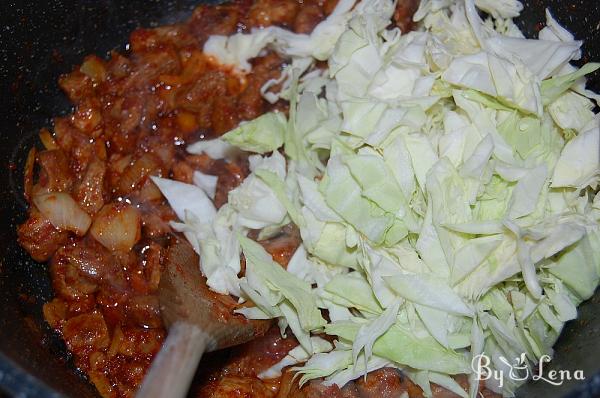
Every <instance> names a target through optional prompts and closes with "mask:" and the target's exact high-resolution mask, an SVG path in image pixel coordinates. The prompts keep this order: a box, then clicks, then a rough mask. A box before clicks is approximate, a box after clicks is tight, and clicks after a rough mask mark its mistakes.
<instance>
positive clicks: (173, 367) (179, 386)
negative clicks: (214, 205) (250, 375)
mask: <svg viewBox="0 0 600 398" xmlns="http://www.w3.org/2000/svg"><path fill="white" fill-rule="evenodd" d="M198 264H199V260H198V256H197V255H196V253H195V252H194V250H193V249H192V247H191V246H190V245H189V243H187V242H185V241H183V240H177V241H176V242H175V243H174V244H173V245H171V246H170V247H169V249H168V252H167V257H166V261H165V268H164V271H163V273H162V275H161V281H160V286H159V297H160V309H161V314H162V318H163V321H164V322H165V325H166V326H167V328H168V329H169V335H168V336H167V340H166V341H165V343H164V344H163V347H162V349H161V350H160V352H159V353H158V355H157V357H156V358H155V359H154V362H153V363H152V367H151V368H150V371H149V372H148V374H147V375H146V377H145V379H144V382H143V384H142V386H141V388H140V390H139V391H138V393H137V396H138V397H144V398H153V397H157V398H158V397H161V398H164V397H174V398H175V397H184V396H185V395H186V393H187V390H188V388H189V385H190V383H191V380H192V378H193V376H194V373H195V371H196V367H197V365H198V362H199V361H200V358H201V357H202V354H203V353H204V352H205V351H213V350H217V349H221V348H226V347H230V346H234V345H238V344H242V343H245V342H247V341H250V340H252V339H254V338H255V337H256V336H260V335H262V334H264V333H265V332H266V331H267V330H268V329H269V327H270V326H271V321H270V320H249V319H247V318H245V317H244V316H243V315H239V314H235V313H234V312H233V311H234V310H235V309H236V308H241V307H242V305H240V304H238V302H237V301H236V300H235V299H234V298H233V297H231V296H226V295H221V294H218V293H215V292H213V291H211V290H209V288H208V287H207V285H206V278H205V277H204V276H203V275H202V274H201V272H200V268H199V266H198Z"/></svg>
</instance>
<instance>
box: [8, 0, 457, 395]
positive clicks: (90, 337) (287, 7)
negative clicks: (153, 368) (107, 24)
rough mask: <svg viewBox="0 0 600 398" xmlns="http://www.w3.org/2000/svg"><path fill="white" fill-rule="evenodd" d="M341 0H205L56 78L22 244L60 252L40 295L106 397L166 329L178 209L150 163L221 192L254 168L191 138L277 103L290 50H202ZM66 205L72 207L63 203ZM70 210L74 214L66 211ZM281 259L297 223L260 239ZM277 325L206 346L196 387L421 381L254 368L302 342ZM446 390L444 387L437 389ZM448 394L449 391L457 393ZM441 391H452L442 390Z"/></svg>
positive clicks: (289, 389) (412, 390)
mask: <svg viewBox="0 0 600 398" xmlns="http://www.w3.org/2000/svg"><path fill="white" fill-rule="evenodd" d="M417 3H418V2H417V1H414V0H404V1H403V0H400V1H399V2H398V8H397V11H396V14H395V15H394V21H395V22H396V24H397V26H400V27H401V28H402V29H403V30H409V29H411V28H412V14H413V13H414V10H415V8H416V4H417ZM335 4H336V0H325V1H322V0H255V1H252V0H236V1H234V2H231V3H227V4H223V5H218V6H209V5H201V6H199V7H198V8H196V10H195V11H194V12H193V14H192V16H191V17H190V18H189V20H188V21H186V22H184V23H181V24H177V25H170V26H163V27H159V28H155V29H138V30H136V31H135V32H133V33H132V34H131V36H130V39H129V48H130V50H129V52H128V53H127V54H120V53H117V52H113V53H112V54H111V56H110V57H109V59H107V60H105V59H102V58H99V57H97V56H94V55H91V56H88V57H86V58H85V59H84V61H83V64H82V65H81V66H79V67H76V68H75V69H74V70H73V72H72V73H70V74H67V75H64V76H62V77H61V78H60V79H59V84H60V87H61V88H62V89H63V90H64V92H65V93H66V95H67V96H68V97H69V99H70V100H71V101H72V103H73V105H74V109H73V112H72V114H71V115H68V116H66V117H57V118H55V119H54V121H53V126H52V128H51V129H46V128H44V129H42V130H41V132H40V141H41V143H42V144H43V148H44V149H39V150H35V149H32V150H31V151H30V153H29V157H28V159H27V162H26V168H25V176H24V178H25V184H24V186H25V192H24V194H25V198H26V200H27V201H28V203H30V209H29V213H28V219H27V220H26V221H25V222H24V223H23V224H21V225H20V226H19V228H18V236H19V243H20V244H21V245H22V246H23V247H24V248H25V249H26V250H27V251H28V252H29V253H30V254H31V256H32V257H33V258H34V259H35V260H37V261H40V262H45V261H49V271H50V276H51V280H52V284H53V287H54V292H55V298H54V299H53V300H52V301H50V302H49V303H46V304H45V305H44V308H43V312H44V317H45V319H46V321H47V322H48V324H49V325H50V326H51V327H52V328H53V329H55V330H56V332H57V333H59V334H60V335H61V336H62V338H63V339H64V341H65V343H66V345H67V347H68V349H69V351H70V352H71V353H72V354H73V357H74V359H75V363H76V365H77V367H78V368H79V369H81V370H82V371H83V372H84V373H85V374H87V376H88V377H89V380H90V381H91V382H92V383H93V384H94V385H95V386H96V388H97V389H98V391H99V393H100V395H102V396H103V397H131V396H133V395H134V393H135V390H136V388H137V387H138V386H139V384H140V382H141V380H142V379H143V377H144V374H145V373H146V371H147V369H148V367H149V365H150V362H151V361H152V358H153V356H154V355H155V354H156V353H157V352H158V351H159V349H160V347H161V344H162V342H163V340H164V338H165V334H166V331H165V329H164V326H163V322H162V318H161V315H160V309H159V305H158V297H157V290H158V285H159V282H160V276H161V270H162V267H163V259H164V256H165V252H166V248H167V247H168V245H169V244H170V243H171V242H172V240H173V237H174V232H173V231H172V230H171V228H170V226H169V221H172V220H175V219H176V215H175V214H174V212H173V211H172V210H171V209H170V207H169V206H168V204H167V203H166V201H165V200H164V198H163V197H162V195H161V194H160V191H159V190H158V188H157V187H156V186H155V185H154V184H153V183H152V181H151V180H150V178H149V177H150V176H153V175H156V176H163V177H169V178H173V179H176V180H180V181H184V182H191V181H192V175H193V172H194V171H195V170H199V171H202V172H203V173H207V174H211V175H216V176H218V186H217V191H216V198H215V205H216V206H217V207H220V206H222V205H223V204H224V203H226V202H227V196H228V192H229V191H230V190H231V189H233V188H235V187H236V186H238V185H239V184H240V183H241V182H242V181H243V179H244V178H245V177H246V176H247V175H248V173H249V170H248V164H247V160H246V159H245V158H244V157H243V156H242V157H240V158H239V159H238V160H236V161H232V162H225V161H223V160H215V159H211V158H210V157H208V156H206V155H190V154H187V153H186V152H185V150H184V148H185V146H186V144H187V143H190V142H194V141H197V140H199V139H206V138H214V137H217V136H219V135H220V134H223V133H224V132H226V131H228V130H229V129H231V128H233V127H235V126H237V124H238V123H239V122H240V121H243V120H249V119H253V118H255V117H257V116H259V115H261V114H262V113H264V112H266V111H269V110H270V109H278V110H281V111H283V112H286V111H287V109H286V107H287V104H286V103H283V102H280V103H277V104H275V105H270V104H268V103H267V102H266V101H264V100H263V98H262V96H261V93H260V88H261V86H262V85H263V84H264V83H265V82H266V81H267V80H269V79H273V78H277V77H278V76H279V75H280V73H281V68H282V66H283V65H284V62H285V60H283V59H281V58H280V57H279V56H277V55H276V54H273V53H268V54H266V55H264V56H261V57H259V58H256V59H254V60H252V64H253V69H252V72H251V73H249V74H247V75H246V76H244V78H243V79H241V78H240V76H238V75H236V74H234V73H232V71H231V70H230V69H228V68H226V67H224V66H221V65H218V64H216V63H215V62H214V60H212V59H210V58H208V57H206V56H205V55H204V54H203V53H202V46H203V44H204V42H205V41H206V40H207V38H208V37H209V36H210V35H212V34H231V33H234V32H243V31H247V30H249V29H251V28H255V27H261V26H269V25H278V26H282V27H285V28H288V29H291V30H294V31H296V32H299V33H309V32H310V31H311V30H312V29H313V28H314V27H315V26H316V25H317V24H318V23H319V22H320V21H321V20H322V19H323V18H325V17H326V16H327V15H328V14H329V13H331V11H332V10H333V8H334V7H335ZM65 209H67V210H68V212H65ZM69 215H71V217H69ZM261 243H262V244H263V246H264V247H265V248H266V249H267V250H268V251H269V252H270V253H271V254H272V255H273V257H274V259H275V260H276V261H277V262H279V263H280V264H281V265H282V266H286V265H287V263H288V261H289V259H290V257H291V255H292V254H293V253H294V251H295V250H296V248H297V247H298V245H299V243H300V236H299V233H298V231H297V229H295V228H293V227H286V228H285V229H284V231H283V232H282V233H281V234H280V235H278V236H276V237H273V238H271V239H269V240H267V241H263V242H261ZM297 344H298V343H297V341H296V340H295V339H294V338H293V337H291V336H288V337H286V338H283V337H281V335H280V332H279V329H278V328H273V329H272V330H271V331H270V332H269V333H267V335H265V336H263V337H260V338H258V339H256V340H254V341H252V342H250V343H248V344H245V345H243V346H241V347H236V348H233V349H230V350H228V351H223V352H220V353H213V354H209V355H208V357H207V358H206V359H205V361H204V362H203V365H201V371H200V372H199V373H198V378H197V381H196V386H195V390H194V394H195V395H196V396H199V397H286V396H289V397H329V398H333V397H375V396H377V397H379V396H381V397H386V396H390V397H391V396H397V395H398V393H400V392H403V391H408V392H409V394H411V396H413V395H414V396H419V395H420V393H421V392H420V389H419V388H418V387H416V386H415V385H413V384H412V383H410V382H409V381H408V379H406V378H405V377H402V376H401V375H400V374H399V373H398V372H397V371H395V370H391V369H383V370H379V371H377V372H373V373H371V374H370V375H369V376H367V378H366V379H363V380H357V381H356V382H351V383H349V384H348V385H347V386H345V387H344V388H341V389H340V388H338V387H335V386H329V387H328V386H325V385H324V384H323V383H322V382H321V381H318V380H316V381H311V382H310V383H308V384H306V385H305V386H303V387H302V388H300V387H299V386H298V384H297V382H295V381H294V380H293V374H292V373H291V372H290V371H289V370H286V371H285V372H284V374H283V376H282V377H281V378H280V379H277V380H267V381H263V380H260V379H259V378H258V377H257V375H258V374H259V373H260V372H261V371H263V370H265V369H267V368H268V367H270V366H272V365H273V364H275V363H276V362H277V361H279V360H280V359H281V358H283V357H284V356H285V355H286V353H287V352H288V351H289V350H290V349H292V348H293V347H295V346H296V345H297ZM436 391H437V390H436ZM446 393H447V392H446ZM439 396H442V395H439Z"/></svg>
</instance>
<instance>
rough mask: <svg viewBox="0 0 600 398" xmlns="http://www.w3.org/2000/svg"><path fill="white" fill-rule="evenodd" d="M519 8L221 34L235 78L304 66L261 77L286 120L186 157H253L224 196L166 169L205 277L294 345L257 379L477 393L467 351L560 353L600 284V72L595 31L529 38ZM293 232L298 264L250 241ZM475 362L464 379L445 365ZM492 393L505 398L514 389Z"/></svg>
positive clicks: (337, 19)
mask: <svg viewBox="0 0 600 398" xmlns="http://www.w3.org/2000/svg"><path fill="white" fill-rule="evenodd" d="M478 9H479V10H480V11H483V12H485V13H487V14H488V16H487V17H486V19H485V20H482V18H481V17H480V14H479V12H478ZM521 9H522V5H521V3H520V2H519V1H516V0H502V1H490V0H464V1H463V0H424V1H422V2H421V5H420V7H419V10H418V11H417V13H416V14H415V20H416V21H420V22H419V25H418V30H417V31H415V32H409V33H406V32H400V31H399V30H398V29H396V28H389V25H390V18H391V17H392V14H393V12H394V2H393V1H391V0H362V1H360V2H358V3H357V4H355V1H354V0H342V1H340V2H339V3H338V6H337V7H336V9H335V11H334V12H333V13H332V14H331V15H330V16H329V17H328V18H327V19H326V20H325V21H323V22H322V23H321V24H319V25H318V26H317V27H316V28H315V30H314V32H313V33H312V34H310V35H297V34H293V33H290V32H288V31H285V30H283V29H280V28H267V29H264V30H257V31H253V32H251V33H250V34H235V35H233V36H230V37H223V36H213V37H211V38H210V39H209V40H208V41H207V43H206V45H205V51H206V52H207V53H210V54H212V55H213V56H215V57H217V58H218V59H219V60H220V61H221V62H224V63H229V64H233V65H234V66H235V67H237V68H238V69H240V70H243V71H248V70H249V68H250V63H249V62H248V60H249V59H251V58H252V57H255V56H258V55H259V54H261V52H262V51H263V50H265V49H273V50H275V51H277V52H278V53H279V54H280V55H281V56H283V57H285V58H287V59H288V60H289V61H290V62H289V66H288V67H287V68H286V70H285V71H284V72H283V74H282V77H281V78H280V79H276V81H271V82H268V83H267V85H265V87H263V95H264V96H265V98H266V99H268V100H270V101H277V100H278V99H279V98H280V97H284V98H287V99H288V100H289V101H290V112H289V117H288V118H287V120H286V118H285V117H284V116H283V114H278V113H268V114H265V115H263V116H261V117H259V118H257V119H255V120H253V121H249V122H247V123H244V124H242V125H240V126H239V127H238V128H236V129H234V130H232V131H231V132H229V133H227V134H225V135H224V136H223V137H222V138H220V139H216V140H212V141H201V142H198V143H195V144H192V145H190V146H189V147H188V151H190V152H192V153H206V154H208V155H209V156H211V157H213V158H225V159H229V158H231V156H232V155H233V154H235V153H236V152H237V151H239V150H245V151H250V152H254V153H258V154H259V155H252V156H250V158H249V161H250V170H251V174H250V175H249V176H248V177H247V178H246V179H245V180H244V181H243V182H242V184H241V185H240V186H239V187H237V188H236V189H234V190H233V191H231V192H230V194H229V202H228V203H227V204H226V205H225V206H223V207H221V208H220V209H219V210H218V211H217V210H216V209H215V207H214V205H213V204H212V201H211V198H213V197H214V189H215V180H214V178H212V177H211V176H206V175H203V174H201V173H198V174H195V175H194V183H195V185H186V184H182V183H179V182H174V181H169V180H166V179H160V178H155V179H154V182H155V183H156V184H157V186H158V187H159V188H160V190H161V191H162V192H163V194H164V195H165V197H166V198H167V200H168V201H169V203H170V204H171V206H172V207H173V209H174V210H175V212H176V214H177V215H178V217H179V218H180V221H181V222H178V223H173V226H174V228H175V229H176V230H177V231H180V232H183V233H184V234H185V236H186V238H187V239H188V240H189V241H190V242H191V243H192V245H193V246H194V248H195V250H196V251H197V252H198V253H199V255H200V268H201V270H202V272H203V273H204V274H205V275H206V276H207V279H208V281H207V283H208V286H209V287H210V288H211V289H213V290H215V291H217V292H219V293H224V294H233V295H235V296H237V297H239V298H240V300H249V301H251V302H252V303H253V304H254V306H253V307H252V306H251V307H247V308H243V309H240V310H239V311H238V312H240V313H242V314H244V315H245V316H246V317H248V318H252V319H277V320H278V321H279V326H280V327H281V328H282V331H285V329H286V327H289V329H290V330H291V331H292V333H293V334H294V335H295V336H296V338H297V339H298V341H299V342H300V346H298V347H297V348H294V349H293V350H292V351H290V353H289V354H288V355H287V356H286V357H285V358H284V359H283V360H282V361H281V362H279V363H278V364H276V365H275V366H274V367H273V368H271V369H270V370H268V371H267V372H265V373H263V374H262V377H275V376H277V375H279V374H280V372H281V370H282V369H283V368H284V367H286V366H291V365H294V366H295V368H294V370H296V371H297V372H298V373H299V374H300V375H301V377H300V382H301V383H305V382H307V381H309V380H311V379H314V378H325V381H324V382H325V383H326V384H338V385H340V386H341V385H343V384H345V383H346V382H348V381H349V380H352V379H356V378H358V377H361V376H363V375H365V374H366V373H367V372H369V371H372V370H375V369H378V368H381V367H385V366H388V367H389V366H391V367H396V368H398V369H400V370H401V371H402V372H404V373H405V374H406V375H407V376H408V377H410V378H411V379H412V380H413V382H415V383H416V384H417V385H419V386H420V387H421V388H422V389H423V392H424V394H425V396H431V393H432V389H431V387H430V384H431V383H436V384H438V385H441V386H443V387H445V388H447V389H449V390H451V391H453V392H454V393H456V394H457V395H459V396H463V397H466V396H470V397H474V396H476V393H477V391H478V388H479V383H480V381H479V380H478V379H477V377H476V376H475V375H473V374H472V370H471V366H470V362H471V359H472V358H473V357H474V356H476V355H479V354H482V353H485V354H487V355H489V356H490V358H491V364H490V366H491V367H492V368H494V369H502V370H505V375H508V371H507V369H506V364H505V363H504V362H503V361H502V359H501V358H502V357H504V358H505V359H506V360H507V361H508V362H514V361H515V360H517V359H520V358H525V359H524V360H526V361H532V362H536V361H537V360H539V358H541V357H542V356H543V355H552V345H553V344H554V342H555V341H556V339H557V338H558V335H559V333H560V331H561V330H562V327H563V325H564V323H565V322H567V321H569V320H571V319H574V318H575V317H576V316H577V309H576V306H577V305H578V304H580V303H581V302H582V301H583V300H586V299H588V298H589V297H591V296H592V294H593V293H594V290H595V289H596V287H597V286H598V283H599V280H600V255H599V254H598V253H600V225H599V224H598V222H599V220H600V195H597V194H595V190H596V189H597V186H598V177H599V175H600V173H599V172H600V168H599V166H600V117H599V116H597V115H595V114H594V102H593V101H594V100H596V99H598V98H599V97H598V96H597V95H596V94H594V93H592V92H590V91H588V90H586V89H585V84H584V80H585V77H584V76H585V75H586V74H589V73H591V72H593V71H595V70H596V69H598V68H599V67H600V64H594V63H588V64H586V65H584V66H583V67H582V68H577V67H575V66H573V65H571V64H570V61H572V60H577V59H579V58H580V57H581V51H580V47H581V42H580V41H577V40H575V38H574V37H573V35H571V34H570V33H569V32H568V31H567V30H566V29H564V28H563V27H561V26H560V25H559V24H558V22H557V21H556V20H554V18H552V15H551V14H550V13H549V12H547V14H546V18H547V26H546V27H545V28H544V29H542V30H541V31H540V34H539V39H532V38H525V37H524V35H523V34H522V33H521V32H520V31H519V29H518V28H517V27H516V25H514V23H513V22H512V20H511V18H514V17H516V16H518V15H519V12H520V11H521ZM316 60H327V62H328V69H327V70H326V71H322V70H318V69H314V68H312V65H314V63H315V61H316ZM276 83H283V84H282V87H283V89H282V91H281V92H279V93H274V92H271V91H269V90H270V89H271V88H272V87H273V85H275V84H276ZM261 154H262V155H261ZM290 222H291V223H293V224H295V225H296V227H297V228H298V229H299V230H300V235H301V237H302V244H301V246H300V247H299V248H298V250H297V251H296V253H295V254H294V256H293V257H292V260H291V261H290V263H289V265H288V268H287V271H286V270H285V269H284V268H283V267H281V266H279V265H278V264H276V263H275V262H274V261H273V259H272V258H271V256H270V255H269V254H268V253H267V252H266V251H265V250H264V249H263V248H262V247H261V246H260V245H259V244H257V243H256V242H254V241H252V240H250V239H248V238H247V237H246V235H247V234H248V232H249V231H250V229H257V230H260V233H259V236H261V237H268V236H271V235H272V234H273V233H274V231H278V230H279V229H280V228H281V227H282V226H283V225H285V224H288V223H290ZM242 255H243V256H244V257H245V259H246V272H245V274H244V275H243V276H240V275H239V274H240V270H241V266H240V261H241V256H242ZM322 311H327V314H328V317H324V316H323V315H322ZM326 319H328V320H326ZM323 333H324V334H327V335H330V336H332V338H334V339H336V341H335V344H333V345H331V344H329V343H327V341H325V340H323V339H321V338H319V337H318V335H322V334H323ZM462 373H464V374H468V375H469V391H465V390H463V388H462V387H461V386H460V385H459V384H458V383H456V381H455V380H454V379H453V378H452V377H451V376H452V375H456V374H462ZM485 383H486V386H487V387H488V388H490V389H493V390H494V391H498V392H500V393H502V394H503V395H504V396H513V395H514V393H515V390H516V388H518V386H519V385H520V383H521V382H518V381H516V380H510V379H509V378H508V377H507V378H506V379H505V380H498V379H494V378H492V379H490V380H487V381H486V382H485Z"/></svg>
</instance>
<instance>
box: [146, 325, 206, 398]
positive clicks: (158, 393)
mask: <svg viewBox="0 0 600 398" xmlns="http://www.w3.org/2000/svg"><path fill="white" fill-rule="evenodd" d="M212 343H213V342H212V339H211V337H210V336H209V335H208V334H206V333H205V332H203V331H202V330H200V329H199V328H198V327H197V326H194V325H191V324H189V323H185V322H175V323H174V324H173V325H171V327H170V328H169V335H168V337H167V340H166V341H165V343H164V344H163V347H162V349H161V350H160V352H159V353H158V355H157V356H156V358H154V361H153V362H152V366H151V367H150V370H149V371H148V373H147V374H146V377H145V378H144V382H143V383H142V386H141V387H140V389H139V390H138V392H137V394H136V397H137V398H167V397H170V398H183V397H185V396H186V395H187V392H188V389H189V386H190V383H191V382H192V378H193V377H194V374H195V373H196V368H197V367H198V362H200V358H202V354H203V353H204V351H205V350H206V348H207V346H208V345H211V344H212Z"/></svg>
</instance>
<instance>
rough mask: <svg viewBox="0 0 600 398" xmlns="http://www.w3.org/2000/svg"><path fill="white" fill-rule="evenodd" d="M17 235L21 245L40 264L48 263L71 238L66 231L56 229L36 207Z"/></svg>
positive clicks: (31, 210) (32, 208) (32, 209)
mask: <svg viewBox="0 0 600 398" xmlns="http://www.w3.org/2000/svg"><path fill="white" fill-rule="evenodd" d="M17 234H18V236H19V238H18V239H19V244H20V245H21V246H23V248H24V249H25V250H27V252H29V254H30V255H31V257H33V259H34V260H35V261H40V262H43V261H48V260H49V259H50V258H51V257H52V255H54V252H56V250H58V248H59V247H61V246H62V245H64V244H65V243H66V242H67V239H68V238H69V235H68V233H67V232H66V231H61V230H59V229H58V228H56V227H54V225H52V223H51V222H50V220H48V219H47V218H46V217H44V216H43V215H42V214H41V213H40V212H39V211H38V210H37V209H36V208H35V207H31V208H30V209H29V217H28V218H27V221H25V222H24V223H23V224H21V225H19V229H18V230H17ZM42 237H43V238H42Z"/></svg>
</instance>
